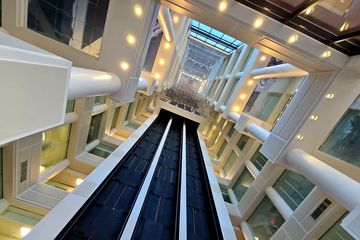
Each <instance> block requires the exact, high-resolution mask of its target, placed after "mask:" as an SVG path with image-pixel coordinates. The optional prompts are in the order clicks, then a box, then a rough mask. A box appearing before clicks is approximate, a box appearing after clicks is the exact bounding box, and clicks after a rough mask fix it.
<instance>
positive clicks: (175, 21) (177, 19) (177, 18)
mask: <svg viewBox="0 0 360 240" xmlns="http://www.w3.org/2000/svg"><path fill="white" fill-rule="evenodd" d="M173 21H174V23H178V22H179V17H178V16H177V15H175V16H174V17H173Z"/></svg>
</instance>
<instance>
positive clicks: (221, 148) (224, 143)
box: [217, 140, 227, 159]
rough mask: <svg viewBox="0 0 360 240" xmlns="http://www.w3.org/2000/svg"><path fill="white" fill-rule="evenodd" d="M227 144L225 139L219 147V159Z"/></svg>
mask: <svg viewBox="0 0 360 240" xmlns="http://www.w3.org/2000/svg"><path fill="white" fill-rule="evenodd" d="M226 145H227V141H226V140H224V142H223V143H222V145H221V147H220V148H219V151H218V152H217V157H218V159H219V158H220V156H221V154H222V153H223V152H224V150H225V147H226Z"/></svg>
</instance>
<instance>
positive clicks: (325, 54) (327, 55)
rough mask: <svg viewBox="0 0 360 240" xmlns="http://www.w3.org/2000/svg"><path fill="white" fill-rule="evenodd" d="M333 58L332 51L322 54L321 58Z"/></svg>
mask: <svg viewBox="0 0 360 240" xmlns="http://www.w3.org/2000/svg"><path fill="white" fill-rule="evenodd" d="M330 56H331V51H329V50H327V51H325V52H323V53H322V54H321V58H328V57H330Z"/></svg>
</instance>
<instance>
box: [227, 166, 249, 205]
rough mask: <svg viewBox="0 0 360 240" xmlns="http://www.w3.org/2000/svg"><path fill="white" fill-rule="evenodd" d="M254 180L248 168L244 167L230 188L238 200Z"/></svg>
mask: <svg viewBox="0 0 360 240" xmlns="http://www.w3.org/2000/svg"><path fill="white" fill-rule="evenodd" d="M254 180H255V179H254V177H253V175H251V173H250V172H249V170H247V168H245V169H244V171H243V172H242V173H241V175H240V176H239V178H238V179H237V180H236V182H235V184H234V186H233V188H232V189H233V191H234V194H235V196H236V199H237V200H238V201H240V200H241V198H242V197H243V196H244V194H245V192H246V191H247V190H248V188H249V187H250V185H251V184H252V183H253V182H254Z"/></svg>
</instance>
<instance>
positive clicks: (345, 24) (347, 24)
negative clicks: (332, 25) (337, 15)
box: [339, 21, 350, 32]
mask: <svg viewBox="0 0 360 240" xmlns="http://www.w3.org/2000/svg"><path fill="white" fill-rule="evenodd" d="M349 27H350V23H349V22H348V21H345V22H344V23H343V25H341V27H340V29H339V30H340V32H344V31H346V30H348V29H349Z"/></svg>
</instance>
